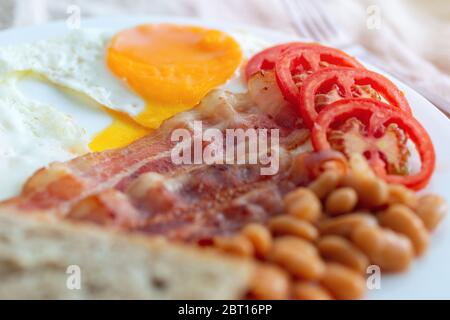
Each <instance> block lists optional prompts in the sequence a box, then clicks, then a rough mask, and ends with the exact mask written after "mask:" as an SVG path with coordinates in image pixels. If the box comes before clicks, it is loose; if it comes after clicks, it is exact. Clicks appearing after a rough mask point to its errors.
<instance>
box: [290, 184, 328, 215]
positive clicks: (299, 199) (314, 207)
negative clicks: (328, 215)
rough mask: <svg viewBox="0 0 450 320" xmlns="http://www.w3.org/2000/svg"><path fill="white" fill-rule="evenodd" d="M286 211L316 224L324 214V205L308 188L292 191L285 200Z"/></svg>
mask: <svg viewBox="0 0 450 320" xmlns="http://www.w3.org/2000/svg"><path fill="white" fill-rule="evenodd" d="M284 205H285V210H286V212H287V213H288V214H290V215H293V216H295V217H297V218H299V219H302V220H306V221H310V222H315V221H317V220H318V219H319V218H320V215H321V213H322V204H321V203H320V200H319V199H318V198H317V196H316V195H315V194H314V193H313V192H312V191H311V190H309V189H307V188H299V189H297V190H295V191H292V192H291V193H289V194H288V195H287V196H286V197H285V198H284Z"/></svg>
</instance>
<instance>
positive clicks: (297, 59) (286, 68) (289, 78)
mask: <svg viewBox="0 0 450 320" xmlns="http://www.w3.org/2000/svg"><path fill="white" fill-rule="evenodd" d="M328 67H349V68H361V69H364V66H363V65H362V64H361V63H359V62H358V61H357V60H356V59H355V58H353V57H351V56H349V55H347V54H346V53H345V52H343V51H341V50H338V49H334V48H329V47H324V46H321V45H319V44H314V45H310V46H308V47H306V48H301V49H299V48H290V49H288V50H285V51H283V52H282V53H281V55H280V57H279V59H278V60H277V61H276V63H275V73H276V76H277V82H278V86H279V87H280V89H281V91H282V92H283V95H284V97H285V98H286V100H288V101H290V102H291V103H292V104H294V105H297V104H298V99H299V86H298V81H297V82H296V80H295V79H294V76H296V77H297V78H300V79H302V81H304V78H305V77H307V76H308V75H309V74H311V73H313V72H315V71H318V70H320V69H323V68H328ZM299 71H300V74H299V73H298V72H299Z"/></svg>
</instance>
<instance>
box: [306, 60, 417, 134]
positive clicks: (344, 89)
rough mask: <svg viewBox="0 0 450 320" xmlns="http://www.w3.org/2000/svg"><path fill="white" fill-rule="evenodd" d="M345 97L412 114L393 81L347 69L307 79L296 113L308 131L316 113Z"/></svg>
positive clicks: (377, 75) (364, 71)
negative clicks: (381, 103) (377, 102)
mask: <svg viewBox="0 0 450 320" xmlns="http://www.w3.org/2000/svg"><path fill="white" fill-rule="evenodd" d="M349 98H365V99H375V100H378V101H381V102H385V103H387V104H390V105H392V106H394V107H397V108H399V109H401V110H403V111H405V112H406V113H408V114H411V113H412V112H411V108H410V106H409V103H408V101H407V100H406V97H405V96H404V94H403V93H402V92H401V91H400V90H399V89H398V88H397V86H396V85H395V84H394V83H393V82H391V81H390V80H388V79H387V78H385V77H384V76H382V75H380V74H378V73H376V72H372V71H369V70H366V69H350V68H331V69H324V70H320V71H317V72H315V73H314V74H312V75H311V76H310V77H308V79H307V80H305V82H304V84H303V87H302V88H301V89H300V104H299V108H300V113H301V115H302V117H303V119H304V120H305V123H306V124H307V126H308V127H309V128H311V127H312V126H313V124H314V121H315V120H316V118H317V116H318V113H319V112H320V110H322V109H323V108H325V107H326V106H327V105H330V104H332V103H333V102H335V101H337V100H341V99H349Z"/></svg>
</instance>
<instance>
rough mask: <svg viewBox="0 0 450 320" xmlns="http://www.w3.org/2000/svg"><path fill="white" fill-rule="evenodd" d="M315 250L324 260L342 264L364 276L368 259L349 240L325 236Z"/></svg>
mask: <svg viewBox="0 0 450 320" xmlns="http://www.w3.org/2000/svg"><path fill="white" fill-rule="evenodd" d="M317 248H318V249H319V252H320V254H321V255H322V257H323V258H325V260H331V261H333V262H338V263H340V264H343V265H345V266H347V267H349V268H351V269H353V270H355V271H357V272H359V273H361V274H365V272H366V270H367V267H368V266H369V259H368V258H367V257H366V255H365V254H364V253H362V252H361V250H359V249H358V248H357V247H356V246H355V245H354V244H353V243H351V242H350V241H349V240H347V239H345V238H342V237H338V236H326V237H324V238H322V239H320V240H319V242H318V243H317Z"/></svg>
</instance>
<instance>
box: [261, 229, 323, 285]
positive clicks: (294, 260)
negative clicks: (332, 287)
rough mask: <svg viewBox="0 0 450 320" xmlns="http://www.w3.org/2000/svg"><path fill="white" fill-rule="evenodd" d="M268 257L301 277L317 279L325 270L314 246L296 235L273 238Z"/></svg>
mask: <svg viewBox="0 0 450 320" xmlns="http://www.w3.org/2000/svg"><path fill="white" fill-rule="evenodd" d="M268 258H269V260H271V261H273V262H275V263H277V264H278V265H280V266H282V267H283V268H285V269H286V270H287V271H288V272H289V273H291V274H292V275H294V276H296V277H299V278H301V279H306V280H317V279H319V278H320V277H321V276H322V274H323V272H324V270H325V265H324V263H323V261H322V259H321V258H320V256H319V253H318V252H317V249H316V247H314V245H312V244H310V243H309V242H307V241H305V240H303V239H300V238H296V237H291V236H285V237H281V238H278V239H275V240H274V243H273V246H272V250H271V251H270V253H269V255H268Z"/></svg>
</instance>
